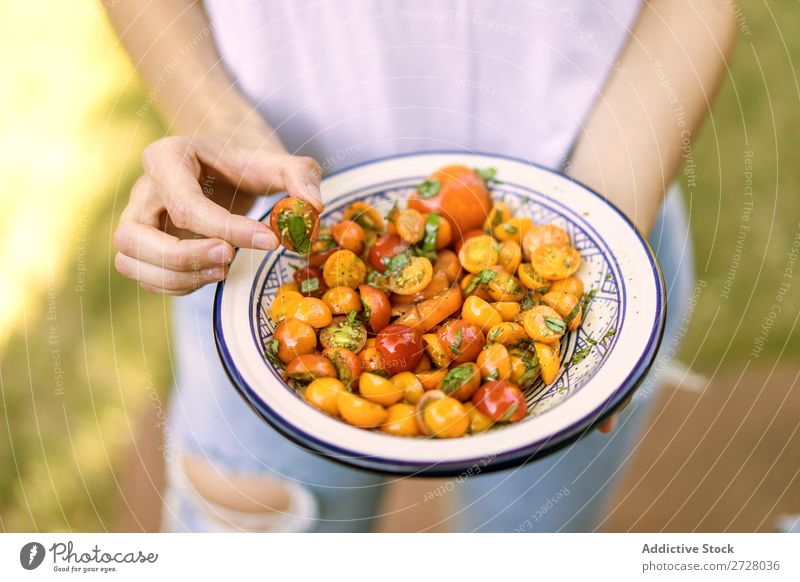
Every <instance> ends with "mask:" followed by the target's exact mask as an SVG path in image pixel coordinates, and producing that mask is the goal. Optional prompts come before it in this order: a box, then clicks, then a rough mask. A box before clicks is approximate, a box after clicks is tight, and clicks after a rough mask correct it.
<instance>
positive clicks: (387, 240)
mask: <svg viewBox="0 0 800 582" xmlns="http://www.w3.org/2000/svg"><path fill="white" fill-rule="evenodd" d="M409 246H410V245H409V244H408V243H407V242H406V241H404V240H403V239H401V238H400V237H399V236H397V235H396V234H385V235H383V236H381V237H378V240H376V241H375V244H374V245H372V248H371V249H370V251H369V264H370V265H371V266H372V268H373V269H375V270H376V271H378V272H379V273H385V272H386V265H387V264H388V263H389V260H390V259H391V258H392V257H396V256H397V255H399V254H401V253H404V252H406V250H408V247H409Z"/></svg>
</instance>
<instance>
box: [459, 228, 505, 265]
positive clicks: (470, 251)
mask: <svg viewBox="0 0 800 582" xmlns="http://www.w3.org/2000/svg"><path fill="white" fill-rule="evenodd" d="M499 258H500V254H499V253H498V245H497V242H496V241H495V240H494V239H493V238H492V237H490V236H489V235H488V234H484V235H481V236H476V237H472V238H470V239H468V240H466V241H464V244H463V245H462V246H461V250H460V251H458V260H459V261H461V266H462V267H464V268H465V269H466V270H467V271H469V272H470V273H480V272H481V271H483V270H484V269H489V268H490V267H493V266H494V265H496V264H497V261H498V260H499Z"/></svg>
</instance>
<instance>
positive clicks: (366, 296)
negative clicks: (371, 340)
mask: <svg viewBox="0 0 800 582" xmlns="http://www.w3.org/2000/svg"><path fill="white" fill-rule="evenodd" d="M358 292H359V293H360V294H361V304H362V305H363V307H364V317H366V318H367V322H368V323H369V326H370V328H371V329H372V331H373V332H375V333H378V332H379V331H381V330H382V329H383V328H384V327H386V326H387V325H389V320H390V319H391V317H392V306H391V304H390V303H389V298H388V297H387V296H386V293H384V292H383V291H381V290H380V289H376V288H375V287H372V286H371V285H359V287H358Z"/></svg>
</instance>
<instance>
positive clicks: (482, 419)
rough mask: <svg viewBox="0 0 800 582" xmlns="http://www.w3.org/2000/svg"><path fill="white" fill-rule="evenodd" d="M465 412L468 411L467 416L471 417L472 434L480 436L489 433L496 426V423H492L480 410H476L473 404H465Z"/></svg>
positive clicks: (470, 428)
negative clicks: (479, 434)
mask: <svg viewBox="0 0 800 582" xmlns="http://www.w3.org/2000/svg"><path fill="white" fill-rule="evenodd" d="M464 410H466V411H467V416H469V432H470V434H478V433H481V432H484V431H487V430H489V429H490V428H491V427H492V425H493V424H494V421H492V419H491V418H489V417H488V416H486V415H485V414H484V413H482V412H481V411H480V410H478V409H477V408H475V405H474V404H472V402H465V403H464Z"/></svg>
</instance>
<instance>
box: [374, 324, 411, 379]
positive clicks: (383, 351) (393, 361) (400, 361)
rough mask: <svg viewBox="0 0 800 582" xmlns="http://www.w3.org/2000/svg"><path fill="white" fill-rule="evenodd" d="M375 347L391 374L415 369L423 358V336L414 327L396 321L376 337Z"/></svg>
mask: <svg viewBox="0 0 800 582" xmlns="http://www.w3.org/2000/svg"><path fill="white" fill-rule="evenodd" d="M375 348H376V349H377V350H378V352H379V353H380V355H381V359H382V360H383V366H384V369H385V370H386V371H387V372H389V374H398V373H400V372H407V371H411V370H414V369H415V368H416V367H417V364H419V361H420V360H421V359H422V353H423V351H422V350H423V348H422V337H421V336H420V334H418V333H417V332H416V331H415V330H414V329H413V328H411V327H408V326H406V325H402V324H397V323H394V324H392V325H388V326H386V327H385V328H383V329H382V330H381V331H380V332H379V333H378V335H377V336H376V338H375Z"/></svg>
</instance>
